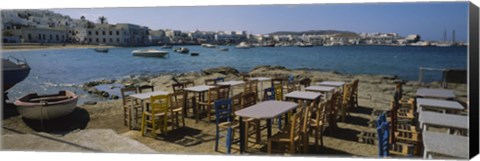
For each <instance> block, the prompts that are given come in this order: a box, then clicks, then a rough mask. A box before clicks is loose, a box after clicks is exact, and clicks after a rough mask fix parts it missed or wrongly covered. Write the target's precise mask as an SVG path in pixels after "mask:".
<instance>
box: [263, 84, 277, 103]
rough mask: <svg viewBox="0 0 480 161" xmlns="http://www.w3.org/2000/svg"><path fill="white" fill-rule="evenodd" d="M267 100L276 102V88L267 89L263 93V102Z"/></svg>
mask: <svg viewBox="0 0 480 161" xmlns="http://www.w3.org/2000/svg"><path fill="white" fill-rule="evenodd" d="M266 100H275V88H273V87H270V88H265V90H264V92H263V101H266Z"/></svg>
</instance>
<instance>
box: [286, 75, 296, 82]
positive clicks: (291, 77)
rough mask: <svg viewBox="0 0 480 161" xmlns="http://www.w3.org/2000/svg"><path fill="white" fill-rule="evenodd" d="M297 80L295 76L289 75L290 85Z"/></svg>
mask: <svg viewBox="0 0 480 161" xmlns="http://www.w3.org/2000/svg"><path fill="white" fill-rule="evenodd" d="M294 79H295V77H293V75H291V74H290V75H289V76H288V83H293V80H294Z"/></svg>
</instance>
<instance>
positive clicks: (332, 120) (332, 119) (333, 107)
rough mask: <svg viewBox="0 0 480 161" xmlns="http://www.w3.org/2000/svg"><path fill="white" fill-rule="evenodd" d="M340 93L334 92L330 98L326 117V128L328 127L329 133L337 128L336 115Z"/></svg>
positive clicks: (339, 102)
mask: <svg viewBox="0 0 480 161" xmlns="http://www.w3.org/2000/svg"><path fill="white" fill-rule="evenodd" d="M341 101H342V97H341V92H340V91H335V92H334V93H333V94H332V97H330V109H329V110H330V112H329V113H328V115H327V119H328V126H329V127H330V132H333V130H335V129H336V128H337V115H338V109H339V107H340V106H341Z"/></svg>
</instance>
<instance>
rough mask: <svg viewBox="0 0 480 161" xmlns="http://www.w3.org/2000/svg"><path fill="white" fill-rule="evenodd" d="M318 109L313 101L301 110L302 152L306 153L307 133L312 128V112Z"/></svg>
mask: <svg viewBox="0 0 480 161" xmlns="http://www.w3.org/2000/svg"><path fill="white" fill-rule="evenodd" d="M317 110H318V108H317V106H316V103H315V102H314V101H313V102H311V103H310V105H308V106H307V107H305V110H303V116H302V131H301V133H302V138H301V140H302V149H303V153H304V154H307V153H308V146H309V143H310V142H309V140H310V139H309V138H310V137H309V134H310V132H312V128H311V126H310V124H311V121H312V120H311V119H312V114H313V113H315V112H316V111H317Z"/></svg>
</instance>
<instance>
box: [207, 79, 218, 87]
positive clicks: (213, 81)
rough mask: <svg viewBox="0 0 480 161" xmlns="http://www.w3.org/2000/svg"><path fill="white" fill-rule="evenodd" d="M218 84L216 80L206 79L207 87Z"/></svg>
mask: <svg viewBox="0 0 480 161" xmlns="http://www.w3.org/2000/svg"><path fill="white" fill-rule="evenodd" d="M216 84H217V83H216V82H215V79H205V85H209V86H213V85H216Z"/></svg>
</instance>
